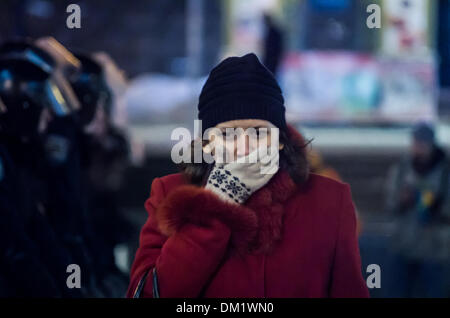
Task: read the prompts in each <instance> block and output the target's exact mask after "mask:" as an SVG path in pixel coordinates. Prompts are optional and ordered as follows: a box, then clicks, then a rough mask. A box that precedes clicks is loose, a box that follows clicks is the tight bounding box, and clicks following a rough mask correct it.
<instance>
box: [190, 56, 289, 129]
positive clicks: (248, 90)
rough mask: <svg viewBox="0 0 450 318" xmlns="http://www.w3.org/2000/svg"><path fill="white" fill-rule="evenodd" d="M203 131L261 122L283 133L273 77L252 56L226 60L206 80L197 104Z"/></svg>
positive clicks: (281, 105)
mask: <svg viewBox="0 0 450 318" xmlns="http://www.w3.org/2000/svg"><path fill="white" fill-rule="evenodd" d="M198 111H199V112H198V118H199V119H200V120H202V130H203V132H204V131H205V130H206V129H207V128H210V127H214V126H215V125H217V124H219V123H221V122H225V121H229V120H236V119H263V120H267V121H270V122H271V123H272V124H274V125H275V126H276V127H278V128H280V129H282V130H285V129H286V119H285V107H284V98H283V95H282V93H281V89H280V87H279V85H278V83H277V81H276V80H275V78H274V76H273V74H272V73H271V72H270V71H269V70H268V69H267V68H266V67H265V66H264V65H262V64H261V62H260V61H259V60H258V58H257V57H256V55H255V54H253V53H249V54H247V55H244V56H242V57H229V58H227V59H225V60H223V61H222V62H221V63H220V64H219V65H217V66H216V67H215V68H213V70H212V71H211V73H210V74H209V77H208V79H207V80H206V83H205V85H204V86H203V89H202V92H201V94H200V98H199V103H198Z"/></svg>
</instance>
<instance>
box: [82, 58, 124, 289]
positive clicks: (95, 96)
mask: <svg viewBox="0 0 450 318" xmlns="http://www.w3.org/2000/svg"><path fill="white" fill-rule="evenodd" d="M76 57H77V58H78V59H79V60H80V61H81V64H82V70H81V73H82V75H81V76H80V78H79V80H78V81H77V82H75V83H73V86H74V89H75V92H76V94H77V96H78V97H79V98H80V100H81V101H82V104H83V107H85V106H86V107H89V108H90V109H92V110H94V111H95V113H92V114H90V121H89V124H88V125H87V126H86V127H85V130H84V134H83V139H82V151H83V165H82V167H83V179H84V189H85V195H86V199H87V209H88V211H89V215H88V218H87V219H88V220H89V227H90V228H91V229H90V232H91V233H94V235H93V236H92V238H91V239H92V240H93V242H92V243H91V245H93V246H95V247H94V249H95V250H96V252H95V258H96V268H97V270H96V271H97V275H98V276H99V279H100V281H101V282H102V284H103V285H104V290H105V292H106V295H107V296H108V297H122V296H124V294H125V292H126V288H127V283H128V278H127V275H126V274H125V273H122V272H121V271H120V270H119V268H118V267H117V266H116V263H115V257H114V248H115V247H116V246H117V245H118V244H120V243H124V242H126V240H127V238H128V237H129V236H130V224H129V223H128V222H127V220H126V218H125V217H124V216H123V213H122V211H120V209H119V208H118V201H117V198H118V192H119V190H120V188H121V186H122V184H123V178H124V174H125V170H126V168H127V167H128V158H129V145H128V139H127V137H126V135H125V134H124V133H123V132H122V130H121V129H119V128H117V127H116V125H114V124H113V121H112V113H113V104H114V101H113V98H114V95H113V93H112V91H111V89H110V87H109V86H108V84H107V81H106V74H105V69H104V67H103V66H102V64H100V63H98V62H97V61H96V60H95V59H94V58H93V57H91V56H90V55H87V54H76Z"/></svg>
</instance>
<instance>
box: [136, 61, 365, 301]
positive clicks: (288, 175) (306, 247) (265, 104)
mask: <svg viewBox="0 0 450 318" xmlns="http://www.w3.org/2000/svg"><path fill="white" fill-rule="evenodd" d="M198 109H199V113H198V117H199V119H200V120H201V121H202V128H203V130H202V133H204V132H205V131H206V130H207V129H208V128H213V127H215V128H216V129H215V130H216V133H217V135H216V134H215V133H214V135H213V136H212V135H209V136H206V134H205V136H204V138H205V139H206V140H194V141H193V143H192V147H193V148H195V145H196V144H200V148H199V151H200V152H201V151H203V152H205V153H212V154H213V155H214V156H217V152H216V151H217V150H218V149H221V148H222V146H224V147H225V148H226V149H225V152H227V153H229V154H231V162H230V161H228V162H226V163H225V164H222V163H221V162H218V161H217V157H216V158H215V161H213V162H212V163H208V162H205V160H203V161H202V162H200V163H194V161H193V160H191V162H185V163H184V164H183V165H182V167H181V168H182V173H177V174H171V175H167V176H165V177H162V178H156V179H154V181H153V183H152V186H151V194H150V197H149V199H148V200H147V201H146V203H145V207H146V209H147V212H148V219H147V222H146V223H145V225H144V226H143V228H142V231H141V237H140V246H139V249H138V251H137V253H136V256H135V260H134V263H133V266H132V269H131V278H130V285H129V289H128V293H127V296H128V297H136V298H137V297H154V298H157V297H192V298H194V297H368V296H369V292H368V290H367V287H366V284H365V281H364V279H363V277H362V273H361V261H360V256H359V249H358V242H357V236H356V218H355V212H354V205H353V201H352V198H351V193H350V188H349V186H348V185H345V184H342V183H340V182H337V181H335V180H332V179H329V178H325V177H321V176H318V175H315V174H310V173H309V169H308V163H307V158H306V153H305V142H304V140H303V137H302V136H301V135H300V134H299V133H298V132H297V131H296V130H295V129H294V128H293V127H292V126H288V125H287V124H286V119H285V107H284V98H283V96H282V92H281V89H280V87H279V85H278V83H277V81H276V80H275V78H274V76H273V74H272V73H271V72H270V71H269V70H268V69H267V68H266V67H264V66H263V65H262V64H261V63H260V61H259V60H258V58H257V57H256V55H255V54H253V53H250V54H247V55H245V56H242V57H230V58H227V59H225V60H224V61H222V62H221V63H220V64H219V65H217V66H216V67H215V68H214V69H213V70H212V71H211V73H210V75H209V77H208V79H207V81H206V83H205V85H204V86H203V89H202V92H201V94H200V97H199V103H198ZM227 128H228V129H229V128H232V129H237V128H240V129H242V130H244V131H245V130H247V129H248V128H253V129H255V130H256V133H255V135H253V136H249V135H248V134H246V133H242V134H239V136H236V135H229V134H228V133H227V132H226V129H227ZM260 128H265V129H266V132H267V134H266V135H264V134H262V132H261V130H259V129H260ZM272 128H274V129H272ZM218 131H219V132H218ZM278 133H279V134H278ZM271 134H276V135H274V136H275V137H276V138H277V139H276V145H273V144H272V142H275V141H272V136H273V135H271ZM231 136H232V137H233V138H234V139H231V140H235V139H237V142H232V143H231V145H229V144H227V142H226V141H227V140H230V139H229V137H231ZM212 138H214V139H212ZM265 138H267V139H270V142H269V143H267V140H266V139H265ZM250 139H251V140H253V141H257V142H256V143H253V146H252V145H250V141H249V140H250ZM278 141H279V142H278ZM236 143H237V145H236ZM257 147H261V148H270V155H269V154H266V157H265V158H264V159H273V161H272V160H263V159H262V158H258V159H259V160H257V161H256V162H255V161H252V160H251V159H250V158H255V155H257V154H258V152H259V149H258V148H257ZM267 150H268V149H267ZM193 151H194V152H195V149H193ZM192 156H193V157H194V156H195V155H194V154H192ZM219 156H220V155H219ZM238 158H240V159H241V160H242V159H244V161H245V163H240V162H239V161H237V160H238ZM191 159H193V158H191ZM249 161H250V163H249ZM275 162H276V164H275ZM271 164H274V165H273V166H271ZM273 168H275V169H273ZM261 169H262V170H261Z"/></svg>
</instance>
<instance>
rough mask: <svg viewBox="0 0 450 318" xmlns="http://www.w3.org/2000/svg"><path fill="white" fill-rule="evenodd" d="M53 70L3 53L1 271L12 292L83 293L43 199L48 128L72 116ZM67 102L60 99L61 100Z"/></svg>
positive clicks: (0, 92)
mask: <svg viewBox="0 0 450 318" xmlns="http://www.w3.org/2000/svg"><path fill="white" fill-rule="evenodd" d="M59 94H60V92H59V91H58V89H57V88H56V86H55V83H54V82H53V81H52V79H51V76H50V74H49V73H48V72H46V71H45V70H43V69H42V68H40V67H39V66H37V65H35V64H34V63H32V62H30V61H28V60H26V59H23V58H17V57H16V58H12V57H10V58H1V59H0V99H1V101H2V103H1V107H0V211H1V214H0V217H1V220H0V224H1V229H0V235H1V239H0V241H1V243H0V267H1V270H0V273H1V274H0V275H4V277H3V279H0V281H3V283H4V285H5V287H4V289H5V292H4V294H5V296H8V297H61V296H63V297H80V296H81V294H80V292H79V290H77V289H69V288H67V285H66V278H67V277H66V268H67V266H68V265H69V264H72V263H73V258H72V257H71V255H70V253H69V252H68V250H67V249H66V248H65V246H64V245H62V244H61V243H60V241H59V239H58V237H57V235H56V233H55V232H54V230H53V228H52V227H51V225H50V220H49V215H48V213H47V212H48V210H46V209H45V207H44V205H43V202H42V194H41V192H42V190H43V189H42V187H41V185H42V184H41V182H40V180H41V177H42V167H43V165H44V162H43V159H42V158H43V157H44V154H43V149H42V147H41V146H42V144H41V137H42V134H44V133H45V131H46V129H47V128H48V124H49V121H50V120H51V118H52V117H53V118H54V117H60V116H62V117H63V116H67V115H68V113H69V111H68V109H65V108H64V105H63V101H62V100H61V99H58V98H56V97H57V96H58V97H59ZM58 100H59V102H61V103H62V104H60V103H59V102H58Z"/></svg>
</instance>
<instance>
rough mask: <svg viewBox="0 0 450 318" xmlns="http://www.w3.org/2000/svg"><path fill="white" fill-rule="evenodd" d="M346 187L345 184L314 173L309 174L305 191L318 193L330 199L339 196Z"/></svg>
mask: <svg viewBox="0 0 450 318" xmlns="http://www.w3.org/2000/svg"><path fill="white" fill-rule="evenodd" d="M348 186H349V185H348V184H347V183H344V182H341V181H337V180H335V179H332V178H328V177H325V176H321V175H318V174H315V173H310V174H309V177H308V181H307V183H306V185H305V189H306V191H307V192H309V193H311V192H313V193H318V194H320V195H323V196H324V197H327V198H331V197H334V196H340V195H341V193H342V192H343V191H344V189H345V188H346V187H348Z"/></svg>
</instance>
